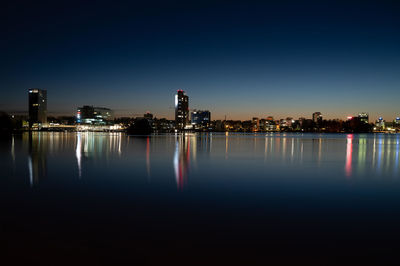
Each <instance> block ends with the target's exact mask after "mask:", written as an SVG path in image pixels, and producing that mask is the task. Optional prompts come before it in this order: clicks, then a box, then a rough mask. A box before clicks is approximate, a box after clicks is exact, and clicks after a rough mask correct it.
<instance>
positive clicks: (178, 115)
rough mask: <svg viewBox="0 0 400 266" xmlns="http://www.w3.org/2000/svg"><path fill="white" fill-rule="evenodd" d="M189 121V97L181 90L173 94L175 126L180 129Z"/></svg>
mask: <svg viewBox="0 0 400 266" xmlns="http://www.w3.org/2000/svg"><path fill="white" fill-rule="evenodd" d="M188 122H189V97H188V96H187V95H186V94H185V92H184V91H183V90H178V92H177V93H176V94H175V124H176V125H175V126H176V129H178V130H182V129H184V128H185V126H186V124H188Z"/></svg>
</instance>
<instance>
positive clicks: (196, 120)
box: [191, 110, 211, 130]
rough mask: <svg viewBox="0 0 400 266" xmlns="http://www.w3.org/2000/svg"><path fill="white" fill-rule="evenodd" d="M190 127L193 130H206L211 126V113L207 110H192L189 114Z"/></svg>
mask: <svg viewBox="0 0 400 266" xmlns="http://www.w3.org/2000/svg"><path fill="white" fill-rule="evenodd" d="M191 120H192V126H193V129H195V130H207V129H209V128H210V126H211V113H210V111H208V110H205V111H201V110H194V111H193V112H192V113H191Z"/></svg>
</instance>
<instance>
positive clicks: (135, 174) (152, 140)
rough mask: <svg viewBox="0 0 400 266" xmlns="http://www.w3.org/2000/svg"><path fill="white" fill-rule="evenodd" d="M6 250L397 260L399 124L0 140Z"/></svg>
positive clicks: (227, 260) (333, 261) (96, 259)
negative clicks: (394, 129) (344, 129)
mask: <svg viewBox="0 0 400 266" xmlns="http://www.w3.org/2000/svg"><path fill="white" fill-rule="evenodd" d="M0 145H1V146H0V169H1V178H0V192H1V193H0V197H1V198H0V204H1V205H0V206H1V209H0V211H1V242H2V243H5V248H2V251H1V253H3V254H4V255H2V256H1V259H2V260H6V259H7V260H9V261H12V262H13V263H12V264H9V263H8V264H4V265H17V264H18V263H19V262H23V263H25V264H27V263H36V264H37V263H38V264H41V265H44V264H46V265H48V264H49V265H83V264H85V265H102V264H109V265H110V264H111V265H118V264H125V263H129V264H134V263H138V265H145V264H146V263H147V264H157V265H170V264H180V265H209V264H217V263H218V264H220V265H232V264H241V265H253V264H255V263H256V262H258V263H261V264H266V265H280V264H288V265H311V264H313V265H344V264H346V265H367V264H374V265H388V264H393V265H396V264H397V265H398V264H399V263H400V256H399V255H398V254H399V253H400V251H399V250H400V249H399V248H400V173H399V170H400V169H399V150H400V135H380V134H376V135H372V134H368V135H346V134H343V135H340V134H334V135H329V134H325V135H319V134H304V135H302V134H267V135H265V134H258V135H252V134H251V135H236V134H229V135H228V134H226V135H225V134H197V135H196V134H189V135H185V136H182V135H161V136H149V137H134V136H126V135H123V134H102V133H51V132H50V133H33V134H31V135H29V134H24V135H19V136H14V137H13V138H12V139H10V140H4V141H2V142H0Z"/></svg>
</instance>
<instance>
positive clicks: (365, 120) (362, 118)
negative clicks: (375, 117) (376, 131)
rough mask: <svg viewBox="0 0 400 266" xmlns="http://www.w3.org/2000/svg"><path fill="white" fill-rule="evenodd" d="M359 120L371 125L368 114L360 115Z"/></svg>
mask: <svg viewBox="0 0 400 266" xmlns="http://www.w3.org/2000/svg"><path fill="white" fill-rule="evenodd" d="M358 118H359V120H360V122H361V123H365V124H368V123H369V115H368V114H367V113H361V114H358Z"/></svg>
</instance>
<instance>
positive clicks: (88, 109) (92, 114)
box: [76, 105, 113, 125]
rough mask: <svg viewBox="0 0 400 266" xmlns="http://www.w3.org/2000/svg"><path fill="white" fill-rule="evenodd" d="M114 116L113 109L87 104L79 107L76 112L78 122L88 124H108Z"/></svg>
mask: <svg viewBox="0 0 400 266" xmlns="http://www.w3.org/2000/svg"><path fill="white" fill-rule="evenodd" d="M112 118H113V112H112V110H111V109H108V108H103V107H93V106H88V105H85V106H83V107H79V108H78V110H77V113H76V122H77V123H79V124H86V125H106V124H109V122H110V121H111V120H112Z"/></svg>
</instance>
